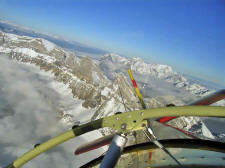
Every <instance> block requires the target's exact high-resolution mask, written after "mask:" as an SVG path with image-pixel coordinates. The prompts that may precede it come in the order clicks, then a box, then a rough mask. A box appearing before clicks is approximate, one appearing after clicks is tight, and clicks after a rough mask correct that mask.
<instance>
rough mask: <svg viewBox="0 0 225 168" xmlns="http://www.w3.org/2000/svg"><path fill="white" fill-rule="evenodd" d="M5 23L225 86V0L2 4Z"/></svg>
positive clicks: (22, 0)
mask: <svg viewBox="0 0 225 168" xmlns="http://www.w3.org/2000/svg"><path fill="white" fill-rule="evenodd" d="M0 18H2V19H3V20H7V21H10V22H12V23H16V24H19V25H22V26H26V27H29V28H32V29H35V30H38V31H42V32H46V33H51V34H55V35H59V36H61V37H63V38H65V39H69V40H75V41H78V42H82V43H85V44H88V45H91V46H95V47H98V48H103V49H106V50H110V51H114V52H117V53H121V54H124V55H127V56H132V57H133V56H138V57H142V58H144V59H145V60H149V61H153V62H156V63H164V64H169V65H171V66H172V67H173V68H174V69H175V70H177V71H180V72H182V73H186V74H191V75H194V76H198V77H201V78H203V79H208V80H210V81H214V82H217V83H220V84H223V85H225V65H224V64H225V1H224V0H48V1H47V0H35V1H34V0H0Z"/></svg>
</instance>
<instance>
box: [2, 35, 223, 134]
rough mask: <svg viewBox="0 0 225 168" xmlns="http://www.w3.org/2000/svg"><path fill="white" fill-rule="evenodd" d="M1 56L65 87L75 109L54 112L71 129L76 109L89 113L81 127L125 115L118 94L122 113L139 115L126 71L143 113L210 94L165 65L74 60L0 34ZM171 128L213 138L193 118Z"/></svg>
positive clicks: (33, 41)
mask: <svg viewBox="0 0 225 168" xmlns="http://www.w3.org/2000/svg"><path fill="white" fill-rule="evenodd" d="M0 53H4V54H7V55H8V57H9V58H11V59H15V60H18V61H20V62H23V63H27V64H34V65H36V66H38V67H40V68H41V69H42V70H44V71H46V72H51V73H52V74H54V76H55V80H56V81H59V82H62V83H64V85H66V86H67V87H68V88H69V89H70V90H71V93H72V95H73V97H74V98H75V99H76V100H79V108H74V109H70V110H65V108H63V107H59V109H60V113H61V117H62V118H61V119H62V120H63V121H66V122H67V123H68V122H69V123H70V124H73V123H74V122H77V120H76V115H78V113H77V110H79V109H81V108H83V109H86V112H87V113H89V115H88V114H87V113H86V114H87V116H88V117H85V119H84V120H81V122H86V121H88V120H95V119H98V118H100V117H103V116H106V115H112V114H114V113H115V112H118V111H121V112H124V111H125V108H124V105H123V103H122V99H121V96H120V91H121V94H122V96H123V98H124V102H125V105H126V107H127V109H129V110H135V109H140V104H139V103H138V98H137V97H136V95H135V92H134V90H133V88H132V86H131V83H130V80H129V77H128V73H127V69H128V68H131V70H132V71H133V73H134V75H135V78H136V81H137V83H138V85H139V87H140V88H141V90H142V93H143V95H144V97H145V100H146V103H147V105H148V107H160V106H165V105H166V104H169V103H173V104H175V105H184V104H186V103H188V102H190V101H193V100H194V99H196V98H197V97H201V96H204V95H206V94H209V93H210V92H211V91H210V90H209V89H207V88H205V87H203V86H201V85H199V84H197V83H194V84H193V83H192V84H191V83H190V82H189V81H188V80H187V79H186V78H185V77H184V76H182V75H180V74H178V73H177V72H175V71H174V70H173V69H172V67H170V66H168V65H161V64H150V63H146V62H145V61H144V60H142V59H140V58H125V57H121V56H119V55H116V54H112V53H111V54H106V55H104V56H103V57H102V58H101V59H100V60H98V61H95V60H92V59H90V58H88V57H83V58H78V57H76V56H75V55H74V54H73V53H71V52H68V51H65V50H64V49H62V48H61V47H58V46H57V45H55V44H53V43H51V42H49V41H47V40H45V39H42V38H33V37H28V36H19V35H14V34H9V33H4V32H1V31H0ZM222 104H223V103H222ZM171 124H174V125H175V126H177V127H180V128H183V129H186V130H188V131H192V132H195V133H197V134H199V135H203V136H207V137H209V138H215V137H214V136H213V135H212V133H211V132H210V131H209V130H208V128H207V127H206V126H205V124H204V122H203V121H202V120H201V119H200V118H198V117H189V118H184V117H181V118H179V119H176V120H174V121H173V122H171Z"/></svg>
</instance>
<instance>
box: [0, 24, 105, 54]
mask: <svg viewBox="0 0 225 168" xmlns="http://www.w3.org/2000/svg"><path fill="white" fill-rule="evenodd" d="M0 30H1V31H3V32H6V33H12V34H17V35H20V36H30V37H36V38H44V39H46V40H48V41H51V42H53V43H55V44H56V45H58V46H60V47H62V48H65V49H68V50H71V51H73V52H77V53H87V54H91V55H103V54H105V53H107V51H105V50H102V49H99V48H95V47H91V46H88V45H85V44H81V43H79V42H76V41H67V40H64V39H62V38H59V37H56V36H51V35H48V34H44V33H40V32H37V31H34V30H31V29H27V28H24V27H21V26H18V25H15V24H11V23H9V22H6V21H1V20H0Z"/></svg>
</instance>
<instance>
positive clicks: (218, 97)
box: [157, 89, 225, 123]
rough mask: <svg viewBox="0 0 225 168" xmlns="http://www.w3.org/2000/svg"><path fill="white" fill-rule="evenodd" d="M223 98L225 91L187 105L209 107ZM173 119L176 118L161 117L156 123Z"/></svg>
mask: <svg viewBox="0 0 225 168" xmlns="http://www.w3.org/2000/svg"><path fill="white" fill-rule="evenodd" d="M224 98H225V89H223V90H220V91H218V92H215V93H213V94H211V95H209V96H206V97H203V98H202V99H200V100H198V101H196V102H194V103H192V104H189V105H195V106H201V105H203V106H204V105H210V104H213V103H215V102H217V101H220V100H222V99H224ZM174 118H177V117H163V118H160V119H158V120H157V121H159V122H160V123H166V122H168V121H170V120H172V119H174Z"/></svg>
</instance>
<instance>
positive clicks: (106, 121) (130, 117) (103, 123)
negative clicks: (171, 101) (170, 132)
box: [7, 106, 225, 168]
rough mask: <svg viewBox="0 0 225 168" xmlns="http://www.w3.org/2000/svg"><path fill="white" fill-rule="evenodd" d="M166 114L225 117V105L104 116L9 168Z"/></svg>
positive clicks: (44, 146)
mask: <svg viewBox="0 0 225 168" xmlns="http://www.w3.org/2000/svg"><path fill="white" fill-rule="evenodd" d="M166 116H176V117H179V116H200V117H225V107H214V106H182V107H166V108H155V109H148V110H138V111H130V112H126V113H122V114H118V115H114V116H110V117H104V118H102V119H99V120H95V121H92V122H90V123H87V124H84V125H81V126H78V127H76V128H73V129H72V130H69V131H66V132H65V133H63V134H60V135H59V136H56V137H54V138H52V139H50V140H48V141H47V142H44V143H42V144H41V145H39V146H37V147H36V148H34V149H32V150H30V151H29V152H27V153H25V154H24V155H22V156H21V157H19V158H18V159H16V160H15V161H14V162H13V163H12V164H10V165H9V166H8V167H7V168H19V167H21V166H22V165H24V164H25V163H26V162H28V161H29V160H31V159H33V158H35V157H36V156H38V155H40V154H41V153H43V152H45V151H47V150H49V149H51V148H53V147H55V146H56V145H58V144H61V143H63V142H65V141H68V140H70V139H71V138H74V137H76V136H79V135H82V134H84V133H87V132H90V131H93V130H96V129H99V128H103V127H110V128H112V129H115V130H117V131H119V132H129V131H132V130H134V129H135V128H136V127H137V126H138V124H140V122H142V121H143V120H146V119H150V118H160V117H166Z"/></svg>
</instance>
